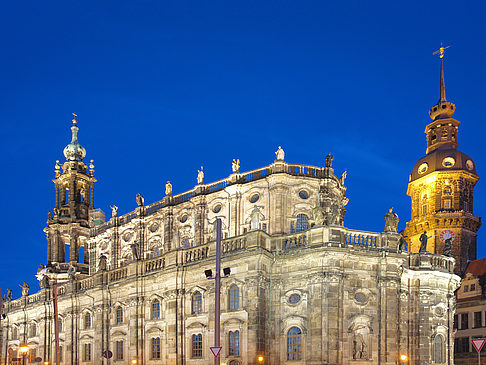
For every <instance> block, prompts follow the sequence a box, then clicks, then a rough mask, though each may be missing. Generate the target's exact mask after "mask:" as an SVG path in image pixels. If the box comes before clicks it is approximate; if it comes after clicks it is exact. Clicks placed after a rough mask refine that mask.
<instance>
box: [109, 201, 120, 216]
mask: <svg viewBox="0 0 486 365" xmlns="http://www.w3.org/2000/svg"><path fill="white" fill-rule="evenodd" d="M110 208H111V216H112V217H116V216H117V215H118V207H117V206H116V205H115V204H113V205H112V206H111V207H110Z"/></svg>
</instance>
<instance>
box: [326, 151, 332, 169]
mask: <svg viewBox="0 0 486 365" xmlns="http://www.w3.org/2000/svg"><path fill="white" fill-rule="evenodd" d="M332 160H334V156H333V155H331V152H329V153H328V154H327V156H326V167H332Z"/></svg>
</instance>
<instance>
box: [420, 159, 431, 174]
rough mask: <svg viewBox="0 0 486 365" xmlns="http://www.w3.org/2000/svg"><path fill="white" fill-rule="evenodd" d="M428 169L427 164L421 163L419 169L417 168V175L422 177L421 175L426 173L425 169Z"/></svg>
mask: <svg viewBox="0 0 486 365" xmlns="http://www.w3.org/2000/svg"><path fill="white" fill-rule="evenodd" d="M428 168H429V165H428V164H427V162H424V163H422V164H421V165H420V166H419V168H418V173H419V174H420V175H422V174H423V173H425V172H426V171H427V169H428Z"/></svg>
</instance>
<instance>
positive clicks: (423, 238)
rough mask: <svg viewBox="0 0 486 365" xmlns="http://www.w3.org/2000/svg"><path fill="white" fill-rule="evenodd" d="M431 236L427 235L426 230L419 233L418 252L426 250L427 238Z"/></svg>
mask: <svg viewBox="0 0 486 365" xmlns="http://www.w3.org/2000/svg"><path fill="white" fill-rule="evenodd" d="M430 237H432V236H428V237H427V231H424V233H422V234H421V235H420V238H419V240H420V250H419V253H424V252H427V241H428V240H429V238H430Z"/></svg>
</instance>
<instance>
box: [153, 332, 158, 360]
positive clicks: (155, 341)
mask: <svg viewBox="0 0 486 365" xmlns="http://www.w3.org/2000/svg"><path fill="white" fill-rule="evenodd" d="M152 359H160V337H155V338H152Z"/></svg>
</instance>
